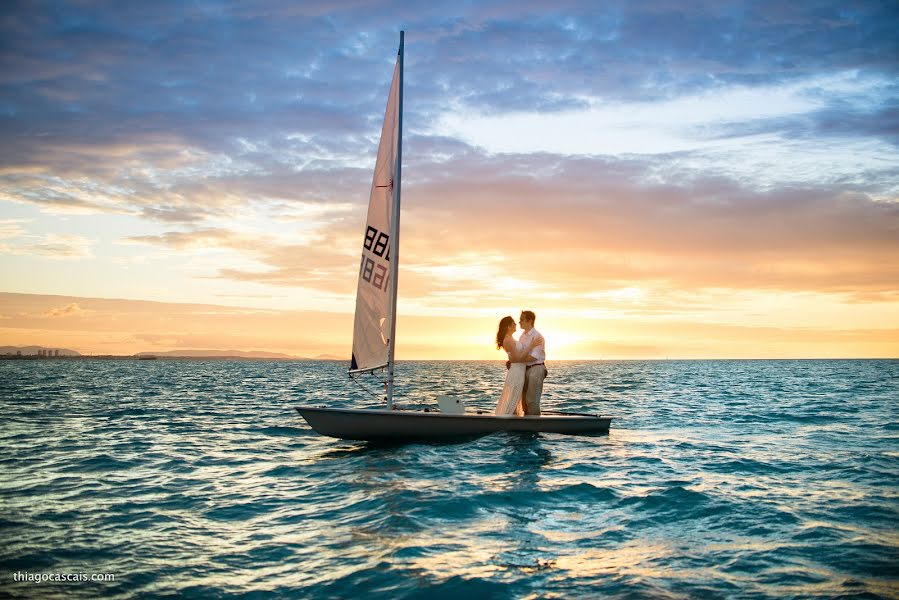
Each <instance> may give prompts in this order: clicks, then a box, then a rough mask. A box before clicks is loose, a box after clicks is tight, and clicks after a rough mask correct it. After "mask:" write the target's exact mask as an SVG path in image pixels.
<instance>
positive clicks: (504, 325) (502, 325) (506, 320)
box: [496, 317, 515, 350]
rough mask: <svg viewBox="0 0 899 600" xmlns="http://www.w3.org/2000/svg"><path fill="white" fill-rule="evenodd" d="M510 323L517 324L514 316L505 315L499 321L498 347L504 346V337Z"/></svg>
mask: <svg viewBox="0 0 899 600" xmlns="http://www.w3.org/2000/svg"><path fill="white" fill-rule="evenodd" d="M509 325H515V319H513V318H512V317H503V318H502V319H501V320H500V322H499V329H497V330H496V349H497V350H499V349H500V348H502V347H503V339H504V338H505V337H506V330H507V329H508V328H509Z"/></svg>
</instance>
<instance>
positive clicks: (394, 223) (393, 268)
mask: <svg viewBox="0 0 899 600" xmlns="http://www.w3.org/2000/svg"><path fill="white" fill-rule="evenodd" d="M405 35H406V32H405V31H400V51H399V57H398V59H397V60H399V63H400V81H399V97H398V101H399V108H398V115H397V124H396V129H397V132H396V169H395V171H394V172H395V173H396V174H395V176H394V184H393V218H392V219H391V220H390V240H391V242H392V243H393V248H392V249H391V253H392V256H393V259H392V260H391V261H390V296H389V302H388V304H389V305H390V321H389V322H390V337H389V338H388V339H387V408H393V391H394V382H393V373H394V366H395V362H396V361H395V360H394V356H395V353H396V301H397V290H398V285H399V267H400V191H401V188H402V182H403V177H402V174H403V45H404V38H405Z"/></svg>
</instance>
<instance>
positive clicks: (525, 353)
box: [495, 310, 546, 416]
mask: <svg viewBox="0 0 899 600" xmlns="http://www.w3.org/2000/svg"><path fill="white" fill-rule="evenodd" d="M519 319H520V320H519V321H518V324H519V325H521V329H522V334H521V337H520V338H519V339H518V341H515V338H514V337H512V334H513V333H515V329H516V328H515V319H513V318H512V317H503V318H502V320H501V321H500V322H499V330H498V331H497V332H496V349H497V350H499V349H500V348H502V349H504V350H505V351H506V354H508V355H509V361H508V362H507V363H506V367H507V368H508V369H509V371H508V373H506V383H505V385H504V386H503V394H502V396H501V397H500V399H499V402H498V403H497V405H496V411H495V413H496V414H497V415H517V416H521V415H535V416H539V415H540V395H541V394H542V393H543V380H544V379H545V378H546V365H545V364H544V361H545V360H546V348H545V345H544V340H543V336H542V335H540V332H539V331H537V330H536V329H534V321H535V320H536V316H535V315H534V313H533V312H531V311H529V310H523V311H521V317H520V318H519Z"/></svg>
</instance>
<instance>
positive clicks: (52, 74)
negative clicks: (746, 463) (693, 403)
mask: <svg viewBox="0 0 899 600" xmlns="http://www.w3.org/2000/svg"><path fill="white" fill-rule="evenodd" d="M255 6H256V5H244V4H237V5H233V6H229V7H223V8H222V9H221V10H220V11H204V10H201V9H200V8H196V7H192V5H191V6H183V7H180V8H173V7H165V8H163V7H159V8H155V7H154V6H153V5H150V4H146V3H144V4H142V5H140V8H137V7H128V6H124V5H123V6H119V5H109V6H107V7H105V8H100V7H93V5H88V6H82V5H77V4H76V5H71V6H62V7H61V8H58V9H53V10H51V9H49V8H47V7H44V6H43V5H42V4H40V3H26V4H22V5H19V6H17V7H12V8H7V9H4V14H5V17H6V18H5V19H3V20H2V21H0V31H2V35H3V39H4V40H5V42H6V46H7V51H6V52H5V53H4V54H3V56H2V62H3V69H2V71H0V73H2V77H0V88H2V93H0V127H2V133H3V137H4V140H5V143H4V145H3V152H2V155H0V282H2V283H0V345H7V346H24V345H41V346H46V347H58V348H70V349H72V350H75V351H78V352H81V353H83V354H132V353H135V352H163V351H170V350H180V349H209V350H229V349H234V350H246V351H249V350H264V351H270V352H279V353H284V354H287V355H290V356H296V357H315V356H319V355H324V354H327V355H333V356H338V357H343V358H346V359H347V360H349V353H350V343H351V338H352V331H351V330H352V322H353V317H352V311H353V306H354V298H355V285H356V279H357V270H358V268H359V252H360V248H361V243H362V239H363V225H364V222H365V206H366V203H367V201H368V193H369V186H370V185H371V176H372V168H373V166H374V155H375V151H376V148H377V143H378V135H379V128H380V121H381V119H382V118H383V111H384V102H385V98H386V95H387V94H386V92H387V86H388V85H389V82H390V77H391V74H392V68H393V62H394V60H395V53H396V44H397V40H398V31H399V29H401V28H403V29H405V30H406V32H407V33H406V67H405V68H406V71H405V72H406V86H407V88H406V92H405V93H406V96H405V111H406V112H405V117H404V118H405V122H404V123H405V124H404V127H405V130H404V131H405V138H404V147H403V156H404V163H403V188H402V189H403V214H402V232H401V240H402V241H401V244H402V245H401V253H400V276H399V296H400V299H399V319H398V325H397V327H398V331H397V358H399V359H484V360H500V359H501V358H502V356H501V353H500V352H498V351H497V350H496V348H495V344H494V343H493V337H494V335H495V332H496V325H497V323H498V321H499V320H500V318H502V317H503V316H505V315H507V314H509V315H513V316H515V317H516V319H517V316H518V313H519V312H520V311H521V310H522V309H529V310H533V311H534V312H535V313H536V314H537V322H536V326H537V328H538V329H539V330H540V331H541V332H542V333H543V334H544V336H545V337H546V340H547V353H548V359H549V360H550V362H551V361H552V360H566V359H623V358H624V359H626V358H659V359H664V358H671V359H681V358H690V359H693V358H784V357H796V358H813V357H826V358H830V357H896V356H899V204H897V201H899V152H897V136H896V123H895V121H896V116H895V115H896V110H895V107H896V102H897V97H899V93H897V84H896V81H899V78H897V71H899V67H897V62H896V61H895V60H891V59H889V58H886V57H894V56H896V53H897V51H899V49H897V47H896V41H895V40H896V36H895V27H894V26H895V23H896V22H897V19H896V17H897V15H896V11H895V8H894V7H892V6H891V5H889V4H877V3H870V4H862V5H858V6H856V5H853V8H852V9H851V10H849V9H848V8H844V7H843V5H842V4H840V3H833V4H832V5H828V4H826V3H825V4H816V5H815V7H814V8H813V7H807V6H806V5H805V4H803V3H799V4H798V5H795V6H793V5H786V6H783V5H780V4H776V5H775V4H772V5H770V6H765V5H757V4H745V5H744V4H743V3H725V4H720V5H719V4H715V5H708V6H705V5H702V4H701V3H700V4H697V5H695V6H694V5H689V4H684V6H682V7H680V8H676V9H675V8H672V5H671V4H670V3H666V2H652V1H650V2H643V3H624V4H620V5H619V4H615V3H612V4H609V5H595V4H594V3H573V4H565V5H558V6H557V7H555V5H547V7H546V8H542V9H535V10H536V12H533V13H531V12H529V13H528V14H527V15H524V13H522V12H521V11H519V10H517V9H516V6H517V5H514V4H503V3H498V4H497V3H490V4H489V5H488V4H483V5H482V4H475V5H472V6H466V7H463V6H456V5H446V6H443V5H439V4H438V5H429V6H428V7H427V8H421V9H418V10H417V12H415V13H414V14H413V15H410V14H409V13H408V10H407V9H406V7H405V5H403V6H400V5H389V4H388V5H381V6H374V5H372V6H369V5H361V6H360V5H356V4H353V3H350V4H347V5H343V4H340V3H336V4H334V5H333V6H330V5H321V6H318V5H315V4H314V3H300V5H297V3H291V2H285V3H280V2H274V3H271V4H266V8H265V10H262V9H260V8H258V7H256V8H254V7H255ZM173 10H174V11H178V10H180V11H183V14H181V15H176V14H171V11H173ZM518 14H521V15H522V16H520V17H518V16H515V15H518ZM400 16H401V17H402V18H400ZM672 23H676V24H677V26H673V25H670V24H672Z"/></svg>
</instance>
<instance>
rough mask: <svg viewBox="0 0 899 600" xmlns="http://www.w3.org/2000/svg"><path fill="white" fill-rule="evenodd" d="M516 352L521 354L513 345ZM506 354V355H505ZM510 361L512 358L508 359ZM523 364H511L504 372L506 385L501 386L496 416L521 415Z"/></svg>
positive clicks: (519, 347) (518, 346)
mask: <svg viewBox="0 0 899 600" xmlns="http://www.w3.org/2000/svg"><path fill="white" fill-rule="evenodd" d="M515 344H516V347H515V350H516V352H521V345H520V344H518V342H516V343H515ZM507 354H508V353H507ZM509 360H512V357H511V356H510V357H509ZM524 371H525V366H524V363H512V366H511V367H509V370H508V371H507V372H506V383H505V385H503V395H502V396H500V398H499V402H497V403H496V411H494V412H495V414H496V415H522V414H524V413H523V412H522V410H521V392H522V391H523V390H524Z"/></svg>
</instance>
